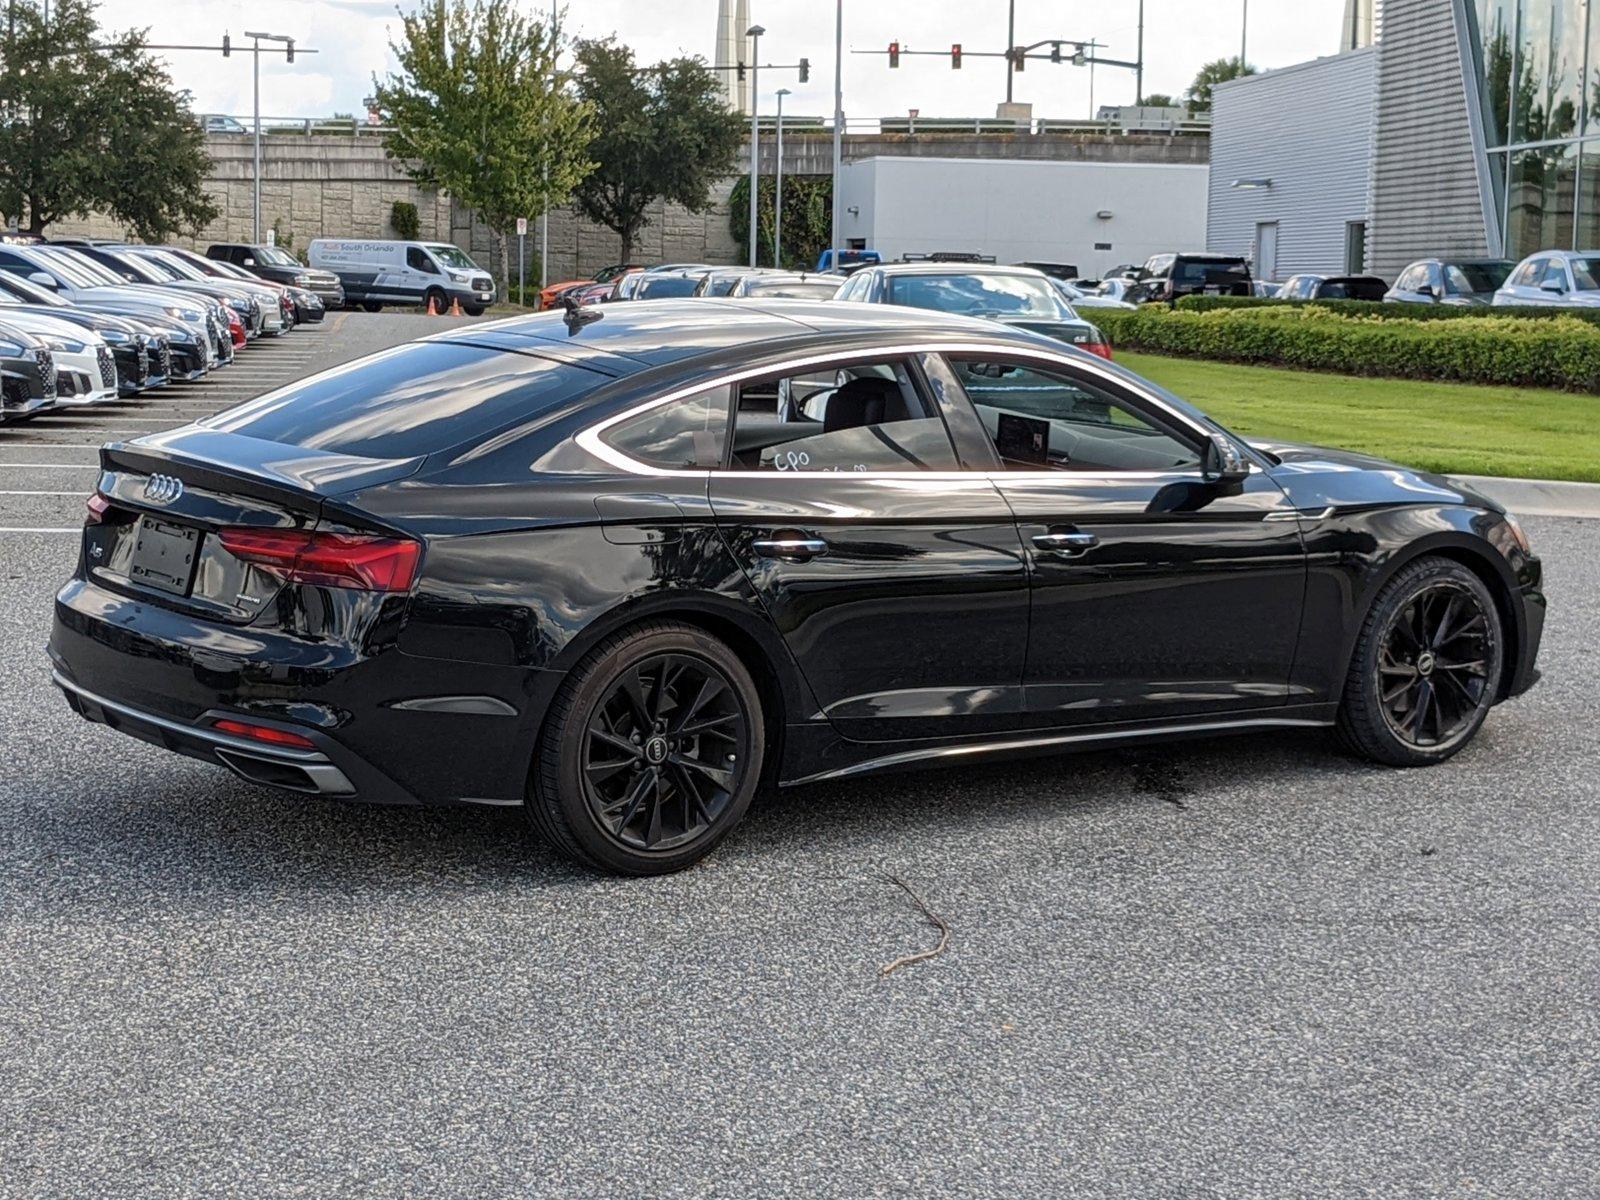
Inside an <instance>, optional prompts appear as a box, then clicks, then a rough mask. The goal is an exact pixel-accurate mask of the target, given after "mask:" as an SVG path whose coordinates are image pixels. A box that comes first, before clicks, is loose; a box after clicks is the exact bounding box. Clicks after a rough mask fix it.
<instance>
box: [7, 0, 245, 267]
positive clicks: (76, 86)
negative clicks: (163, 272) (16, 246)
mask: <svg viewBox="0 0 1600 1200" xmlns="http://www.w3.org/2000/svg"><path fill="white" fill-rule="evenodd" d="M0 37H3V42H0V45H3V46H4V56H5V61H4V70H3V71H0V212H3V213H5V215H6V216H7V217H15V218H16V219H17V222H18V224H19V225H20V226H21V227H22V228H25V229H26V230H27V231H28V232H29V233H34V234H42V233H43V232H44V231H45V228H46V227H47V226H49V225H50V224H52V223H53V222H55V221H59V220H62V219H63V218H66V217H86V216H88V215H89V214H90V213H92V212H104V213H109V214H110V215H111V216H112V217H113V218H115V219H116V220H118V221H120V222H122V223H123V224H124V225H125V226H126V227H127V229H128V231H129V232H130V233H132V234H133V235H135V236H137V237H140V238H143V239H145V240H146V241H153V242H154V241H162V240H164V239H165V238H166V237H168V236H170V235H171V234H173V233H175V232H178V231H179V230H192V229H198V228H199V227H200V226H201V225H204V224H205V223H206V222H208V221H213V220H215V219H216V217H217V209H216V206H215V205H214V204H212V202H211V200H210V197H208V196H207V195H206V193H205V191H204V187H203V185H204V183H205V178H206V174H207V173H208V172H209V171H210V169H211V160H210V159H209V158H208V157H207V155H206V152H205V136H204V134H203V133H202V132H201V130H200V126H199V124H198V123H197V122H196V121H195V120H194V118H193V116H191V115H190V113H189V111H188V102H189V94H188V93H187V92H180V91H175V90H174V89H173V87H172V80H171V78H170V77H169V76H168V75H167V73H166V70H165V69H164V68H163V67H162V66H161V65H160V64H159V63H157V62H156V61H155V60H154V59H152V58H151V57H150V56H149V54H148V53H147V52H146V50H145V35H144V31H142V30H129V31H128V32H126V33H120V34H107V33H102V32H101V31H100V30H99V29H98V27H97V25H96V22H95V5H94V4H93V2H92V0H55V2H54V3H53V4H52V5H51V11H50V20H49V23H48V25H46V23H45V20H44V16H43V13H42V12H41V11H40V9H39V7H38V6H37V5H36V4H35V3H33V0H15V2H14V3H9V7H8V12H7V17H6V21H5V23H4V25H3V26H0Z"/></svg>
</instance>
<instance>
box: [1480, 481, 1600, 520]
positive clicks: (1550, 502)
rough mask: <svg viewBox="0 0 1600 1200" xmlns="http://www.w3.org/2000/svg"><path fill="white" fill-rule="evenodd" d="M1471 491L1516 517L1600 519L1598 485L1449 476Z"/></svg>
mask: <svg viewBox="0 0 1600 1200" xmlns="http://www.w3.org/2000/svg"><path fill="white" fill-rule="evenodd" d="M1450 478H1451V479H1455V480H1458V481H1460V482H1461V483H1462V484H1464V485H1466V486H1467V487H1470V488H1472V489H1473V490H1474V491H1477V492H1482V493H1483V494H1484V495H1485V496H1488V497H1489V498H1490V499H1491V500H1498V501H1499V502H1500V503H1501V504H1504V505H1505V506H1506V507H1507V508H1508V509H1510V510H1511V511H1512V512H1513V513H1514V514H1516V515H1517V516H1519V517H1592V518H1600V483H1561V482H1558V481H1557V480H1553V479H1502V478H1499V477H1496V476H1493V475H1452V476H1450Z"/></svg>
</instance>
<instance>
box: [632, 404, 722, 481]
mask: <svg viewBox="0 0 1600 1200" xmlns="http://www.w3.org/2000/svg"><path fill="white" fill-rule="evenodd" d="M730 394H731V392H730V389H728V388H726V387H719V388H710V389H708V390H706V391H704V392H699V393H697V394H695V395H693V396H685V397H684V398H683V399H682V400H674V401H672V402H670V403H668V404H661V405H657V406H656V407H655V408H652V409H649V410H647V411H645V412H642V413H640V414H639V415H638V416H637V417H630V418H629V419H628V420H626V421H622V422H619V423H618V424H616V425H613V426H612V427H611V428H610V429H608V430H607V431H606V433H605V440H606V441H607V442H608V443H610V444H611V445H613V446H615V447H616V448H617V449H618V450H621V451H622V452H623V453H624V454H626V455H628V456H629V457H630V458H635V459H638V460H639V461H640V462H642V463H648V464H649V465H650V466H652V467H661V468H663V469H665V470H669V471H673V470H679V471H681V470H699V471H714V470H716V469H717V468H719V467H721V466H722V453H723V445H724V443H725V442H726V440H727V437H728V399H729V396H730Z"/></svg>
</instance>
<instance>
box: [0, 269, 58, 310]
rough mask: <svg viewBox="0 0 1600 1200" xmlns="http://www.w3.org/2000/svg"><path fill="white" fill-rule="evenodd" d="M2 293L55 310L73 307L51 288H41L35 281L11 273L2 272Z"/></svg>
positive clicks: (0, 274)
mask: <svg viewBox="0 0 1600 1200" xmlns="http://www.w3.org/2000/svg"><path fill="white" fill-rule="evenodd" d="M0 291H4V292H5V293H6V294H7V295H10V296H15V297H16V298H17V299H18V300H21V301H23V302H25V303H27V304H49V305H51V306H53V307H55V308H71V307H72V306H71V305H70V304H68V303H67V302H66V301H65V300H63V299H62V298H61V297H60V296H58V295H56V294H55V293H54V292H52V291H51V290H50V289H49V288H46V287H40V286H39V285H38V284H37V283H35V282H34V281H33V280H31V279H24V278H22V276H20V275H13V274H12V273H11V272H10V271H0Z"/></svg>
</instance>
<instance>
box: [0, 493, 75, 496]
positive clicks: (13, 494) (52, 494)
mask: <svg viewBox="0 0 1600 1200" xmlns="http://www.w3.org/2000/svg"><path fill="white" fill-rule="evenodd" d="M83 495H87V493H85V492H0V496H83Z"/></svg>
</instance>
